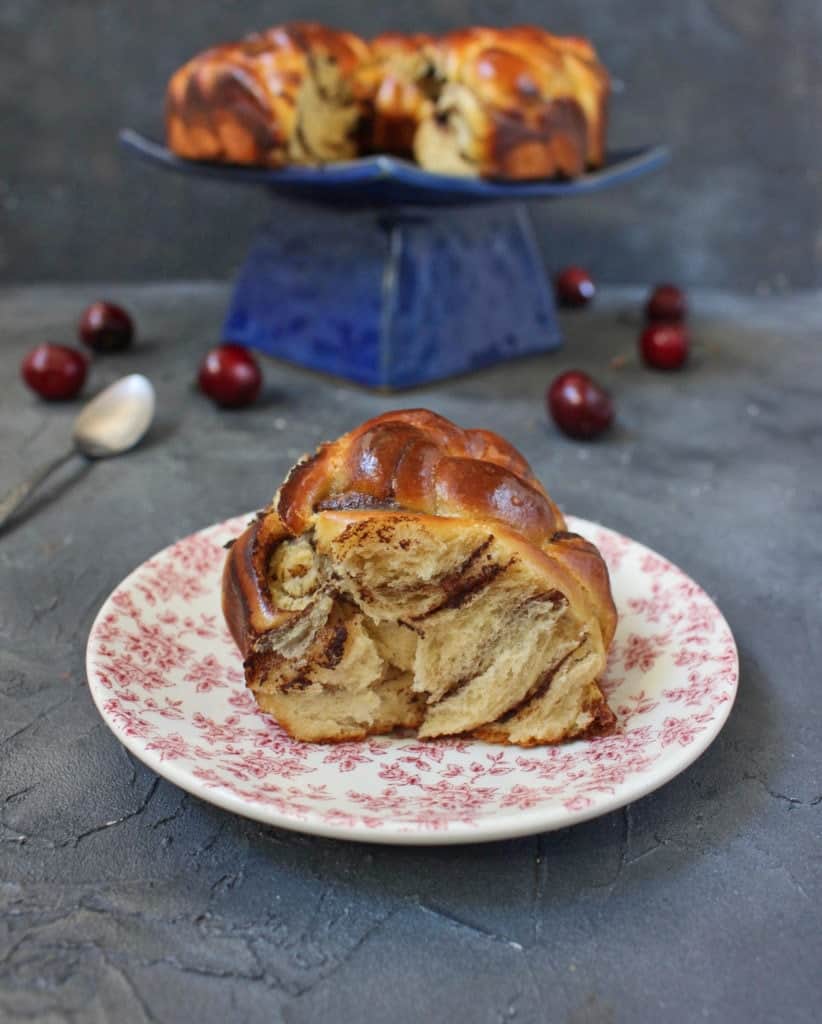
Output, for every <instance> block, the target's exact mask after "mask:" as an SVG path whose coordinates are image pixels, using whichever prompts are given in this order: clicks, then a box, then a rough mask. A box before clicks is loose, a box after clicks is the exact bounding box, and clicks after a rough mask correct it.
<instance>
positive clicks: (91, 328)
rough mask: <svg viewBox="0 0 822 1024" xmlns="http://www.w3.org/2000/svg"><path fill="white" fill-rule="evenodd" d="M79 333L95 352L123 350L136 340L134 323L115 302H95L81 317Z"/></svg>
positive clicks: (78, 327)
mask: <svg viewBox="0 0 822 1024" xmlns="http://www.w3.org/2000/svg"><path fill="white" fill-rule="evenodd" d="M77 333H78V334H79V336H80V340H81V341H82V342H83V344H84V345H88V347H89V348H90V349H93V350H94V351H95V352H121V351H122V350H123V349H124V348H128V347H129V345H130V344H131V343H132V341H133V340H134V323H133V322H132V319H131V317H130V316H129V315H128V313H127V312H126V311H125V310H124V309H122V308H121V307H120V306H115V305H114V303H113V302H93V303H92V304H91V305H90V306H89V307H88V309H87V310H86V311H85V313H83V315H82V316H81V317H80V323H79V324H78V325H77Z"/></svg>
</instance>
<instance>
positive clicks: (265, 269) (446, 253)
mask: <svg viewBox="0 0 822 1024" xmlns="http://www.w3.org/2000/svg"><path fill="white" fill-rule="evenodd" d="M121 139H122V141H123V143H124V145H125V146H127V147H128V148H129V149H130V150H131V151H132V152H133V153H135V154H137V155H138V156H141V157H143V158H145V159H148V160H150V161H152V162H153V163H155V164H158V165H160V166H162V167H165V168H168V169H173V170H176V171H179V172H182V173H186V174H192V175H207V176H211V177H214V176H216V177H220V178H222V179H225V180H228V181H233V182H237V183H240V182H242V183H247V184H262V185H265V186H267V187H268V188H269V189H271V190H274V191H275V192H276V193H278V194H279V195H280V196H282V195H286V196H288V197H289V198H290V199H291V203H290V205H289V207H288V209H286V208H285V207H283V205H282V203H278V204H277V206H275V214H274V216H272V217H271V218H270V219H269V220H268V221H267V223H265V224H264V226H263V227H262V229H261V230H260V232H259V234H258V235H257V237H256V238H255V239H254V241H253V242H252V244H251V247H250V249H249V252H248V256H247V257H246V260H245V262H244V264H243V266H242V268H241V270H240V273H239V275H238V277H237V281H236V285H235V288H234V292H233V294H232V297H231V300H230V303H229V308H228V312H227V315H226V319H225V322H224V325H223V338H224V340H226V341H234V342H239V343H240V344H243V345H248V346H250V347H252V348H255V349H259V350H260V351H262V352H265V353H267V354H268V355H272V356H276V357H279V358H281V359H285V360H288V361H289V362H292V363H296V364H298V365H300V366H305V367H308V368H310V369H312V370H318V371H321V372H323V373H329V374H333V375H335V376H338V377H343V378H346V379H348V380H351V381H354V382H355V383H357V384H361V385H365V386H366V387H371V388H381V389H385V390H399V389H403V388H410V387H414V386H416V385H420V384H424V383H427V382H429V381H433V380H438V379H441V378H443V377H450V376H453V375H455V374H460V373H465V372H467V371H470V370H475V369H478V368H480V367H483V366H489V365H491V364H493V363H497V362H500V361H502V360H507V359H511V358H513V357H516V356H522V355H528V354H532V353H535V352H545V351H549V350H551V349H554V348H557V347H558V346H559V345H560V344H561V340H562V339H561V335H560V331H559V325H558V323H557V318H556V313H555V309H554V301H553V294H552V289H551V288H550V287H549V285H548V282H547V280H546V277H545V270H544V267H543V265H542V259H541V256H540V253H539V249H538V246H537V244H536V240H535V238H534V233H533V229H532V227H531V223H530V219H529V217H528V213H527V210H526V207H525V205H524V202H525V200H529V199H536V198H559V197H563V196H570V195H580V194H584V193H586V192H592V191H595V190H597V189H601V188H604V187H607V186H610V185H613V184H616V183H617V182H620V181H625V180H627V179H629V178H632V177H636V176H637V175H638V174H641V173H646V172H647V171H650V170H653V169H654V168H656V167H658V166H660V165H661V164H662V163H664V162H665V160H666V159H667V152H666V150H665V149H664V148H662V147H657V148H655V149H643V150H638V151H633V152H631V153H622V154H614V155H613V156H611V157H610V158H609V161H608V163H607V164H606V167H605V168H604V169H603V170H601V171H598V172H596V173H593V174H588V175H585V176H584V177H583V178H580V179H576V180H575V181H572V182H527V183H496V182H486V181H475V180H465V179H460V178H452V177H447V176H444V175H433V174H428V173H427V172H425V171H421V170H420V169H419V168H418V167H416V166H414V165H413V164H409V163H407V162H405V161H401V160H395V159H394V158H391V157H371V158H365V159H363V160H357V161H352V162H351V163H348V164H341V165H336V166H333V167H327V168H288V169H285V170H280V171H273V170H269V169H266V168H242V167H231V166H223V165H213V164H200V163H194V162H191V161H186V160H181V159H180V158H178V157H175V156H174V155H173V154H172V153H170V152H169V151H168V150H167V149H166V148H165V147H163V146H160V145H159V144H157V143H155V142H151V141H150V140H148V139H145V138H143V137H142V136H139V135H137V134H136V133H134V132H124V133H123V134H122V136H121Z"/></svg>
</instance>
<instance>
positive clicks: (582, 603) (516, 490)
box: [223, 410, 616, 745]
mask: <svg viewBox="0 0 822 1024" xmlns="http://www.w3.org/2000/svg"><path fill="white" fill-rule="evenodd" d="M461 541H462V543H463V544H464V545H465V546H464V548H463V552H462V554H458V557H457V558H456V560H453V561H452V562H451V563H449V564H448V565H446V566H445V567H443V568H439V565H440V563H439V562H436V563H432V564H433V566H434V567H433V571H432V570H431V569H429V570H427V574H426V575H425V579H422V578H421V577H420V575H419V574H417V570H416V568H415V570H413V572H412V574H410V575H408V574H407V569H405V570H404V571H405V573H406V574H405V575H402V574H401V573H399V574H398V570H397V565H398V557H399V556H400V555H401V554H402V553H403V552H408V551H412V552H419V551H421V550H422V549H421V548H420V547H419V545H421V544H422V545H427V546H428V549H431V550H434V549H436V550H437V551H440V550H441V551H445V550H451V549H452V548H453V545H455V543H460V542H461ZM284 542H287V543H284ZM491 548H493V552H492V550H491ZM362 558H364V559H365V561H364V562H362V561H360V560H359V559H362ZM375 559H378V561H374V560H375ZM381 562H382V564H384V565H385V566H386V573H387V574H386V575H384V577H380V575H379V572H380V571H382V570H377V571H378V575H375V577H374V578H373V579H372V578H371V577H363V575H362V572H363V570H365V571H370V569H369V568H367V566H369V565H370V564H373V565H379V564H380V563H381ZM418 564H419V563H418ZM515 565H519V566H526V567H527V570H526V579H527V580H528V581H529V583H528V584H527V585H525V586H524V587H523V590H522V591H521V594H524V595H525V597H524V599H523V598H521V601H522V604H521V607H522V608H525V607H526V605H528V602H538V603H539V606H545V607H548V606H549V605H553V606H555V607H558V608H559V607H565V608H570V609H572V614H573V616H574V622H576V623H578V624H580V626H579V629H580V631H581V632H580V633H579V634H578V638H576V639H574V640H573V642H572V644H571V645H570V646H568V647H567V648H566V649H567V651H568V654H567V655H565V657H566V658H567V657H569V656H570V655H571V654H573V655H574V656H575V657H580V656H586V657H588V658H589V659H591V658H592V657H593V658H594V660H593V662H591V660H589V664H591V665H593V666H594V667H593V669H592V670H591V672H592V674H591V675H590V676H589V677H588V679H587V680H586V679H585V678H583V682H585V687H586V688H585V689H582V690H581V691H579V690H577V691H576V692H577V697H576V699H577V700H578V701H579V703H578V706H577V707H578V709H579V713H578V715H576V716H575V717H574V718H573V721H572V722H570V723H569V722H566V723H565V724H564V725H560V726H558V725H553V726H551V728H549V729H548V730H547V729H546V728H545V727H543V726H542V725H540V721H537V723H536V727H532V723H533V708H534V707H535V706H536V705H537V703H538V701H539V700H544V699H548V700H552V699H554V697H553V696H552V694H553V693H554V692H555V689H554V687H553V686H552V678H553V673H555V672H557V671H559V670H560V668H561V666H562V662H560V663H556V664H555V665H554V666H553V668H551V667H549V668H548V669H546V670H545V672H544V673H543V675H542V676H539V675H537V676H535V677H533V678H534V681H533V683H532V684H531V688H529V689H527V690H521V691H520V693H519V695H518V696H516V698H512V702H511V705H510V706H509V715H508V717H507V718H506V717H504V718H500V719H499V720H497V721H489V722H488V723H487V724H484V725H481V726H480V727H479V728H477V729H475V730H474V733H473V734H474V735H476V736H478V737H479V738H483V739H488V740H491V741H496V742H517V743H521V744H523V745H529V744H531V743H536V742H546V741H549V742H554V741H558V740H560V739H563V738H570V737H571V736H576V735H593V734H603V733H605V732H607V731H609V730H610V729H611V728H612V727H613V724H614V721H615V720H614V718H613V715H612V714H611V712H610V709H609V708H608V706H607V702H606V700H605V697H604V696H603V694H602V692H601V690H600V688H599V686H598V685H597V683H596V682H595V680H596V678H597V675H598V674H599V673H600V672H601V671H602V670H603V669H604V666H605V653H606V652H607V648H608V646H609V645H610V643H611V641H612V638H613V634H614V630H615V626H616V610H615V607H614V604H613V599H612V596H611V591H610V584H609V580H608V572H607V569H606V567H605V564H604V562H603V560H602V557H601V556H600V554H599V552H598V551H597V549H596V548H595V547H594V545H592V544H590V543H589V542H588V541H586V540H583V539H582V538H581V537H578V536H577V535H575V534H569V532H567V531H566V529H565V522H564V519H563V517H562V514H561V513H560V512H559V510H558V509H557V508H556V506H555V505H554V504H553V502H552V501H551V499H550V498H549V497H548V495H547V494H546V492H545V489H544V488H543V486H542V485H540V484H539V483H538V481H537V480H536V479H535V477H534V476H533V473H532V471H531V469H530V467H529V466H528V464H527V462H525V460H524V459H523V458H522V456H521V455H520V454H519V453H518V452H517V451H516V450H515V449H514V447H513V446H512V445H511V444H509V443H508V442H507V441H506V440H504V439H503V438H502V437H500V436H497V435H496V434H493V433H491V432H489V431H483V430H463V429H461V428H460V427H458V426H457V425H456V424H453V423H451V422H450V421H448V420H446V419H444V418H443V417H440V416H437V415H436V414H434V413H430V412H428V411H426V410H402V411H399V412H395V413H386V414H383V415H382V416H378V417H376V418H375V419H373V420H369V421H366V422H365V423H363V424H361V425H360V426H359V427H357V428H356V429H354V430H352V431H351V432H350V433H348V434H345V435H343V436H342V437H340V438H339V439H338V440H336V441H334V442H331V443H327V444H322V445H321V446H320V447H319V449H318V451H317V452H316V453H315V455H314V456H312V457H310V458H306V459H304V460H303V461H301V462H300V463H298V464H297V466H295V467H294V469H293V470H292V471H291V472H290V474H289V475H288V477H287V479H286V481H285V483H284V484H283V486H282V487H280V489H279V490H278V493H277V495H276V496H275V498H274V501H273V503H272V505H271V506H270V507H269V508H268V509H266V510H265V511H263V512H260V513H258V514H257V517H256V518H255V519H254V520H252V522H251V523H250V524H249V525H248V526H247V528H246V529H245V530H244V531H243V534H242V535H241V536H240V537H239V538H237V539H236V540H235V541H234V542H233V543H232V544H231V546H230V550H229V552H228V555H227V557H226V562H225V568H224V573H223V610H224V614H225V620H226V623H227V625H228V628H229V630H230V632H231V635H232V637H233V638H234V640H235V642H236V644H237V646H239V648H240V650H241V651H242V653H243V656H244V665H245V669H246V679H247V682H248V684H249V685H250V686H251V687H252V689H253V690H254V691H255V696H256V697H257V699H258V701H259V702H260V706H261V707H262V708H264V709H265V710H268V711H270V712H272V713H275V714H276V717H277V719H278V720H279V721H280V722H282V724H283V725H284V727H285V728H286V729H287V730H289V731H290V732H292V733H293V734H294V735H296V736H298V737H300V736H301V738H304V739H305V738H308V739H312V738H319V739H326V740H329V739H333V738H334V737H335V736H336V735H337V733H336V732H335V730H334V727H333V725H326V726H323V727H322V728H321V729H319V731H317V732H316V734H315V735H313V734H309V735H306V734H305V732H304V731H303V732H302V735H301V729H302V730H304V727H305V719H304V715H303V713H302V711H301V703H300V701H302V699H303V696H302V695H303V693H304V692H313V693H316V692H317V687H319V688H322V687H330V689H331V691H333V690H335V689H336V688H337V686H338V679H339V678H340V674H342V675H345V674H346V673H347V672H348V671H349V670H348V668H347V667H348V666H355V665H357V664H359V665H360V667H361V665H362V662H361V658H362V657H363V656H365V655H363V654H362V651H363V649H364V648H363V647H362V638H363V636H365V637H371V633H370V630H372V629H373V628H375V627H374V623H377V622H384V621H386V618H385V613H384V612H383V611H381V610H380V608H381V607H383V608H385V607H389V608H390V607H392V606H395V605H393V604H392V603H389V604H388V605H387V606H386V605H385V604H383V605H381V604H380V602H385V601H388V602H395V601H396V600H401V601H402V607H403V608H404V609H406V610H404V611H403V617H402V618H401V620H400V621H399V622H398V623H397V624H395V626H394V627H393V628H394V629H397V628H400V627H404V628H406V629H407V630H408V631H409V633H410V634H413V635H414V643H415V644H416V643H417V638H418V637H420V636H425V635H426V631H428V630H429V623H430V622H432V621H433V618H432V616H434V617H436V616H437V615H441V614H452V613H456V612H458V611H459V612H460V613H462V609H464V608H466V607H469V606H472V607H473V605H471V602H473V601H475V600H476V599H477V596H478V595H480V594H484V593H486V591H487V590H488V588H492V587H494V586H496V585H497V584H496V583H495V581H499V580H502V579H503V575H504V574H505V573H506V572H507V571H508V570H509V568H511V566H515ZM511 571H514V569H511ZM312 574H313V579H312ZM321 580H326V581H330V586H327V589H325V590H323V589H322V586H321V585H320V581H321ZM344 580H347V581H348V583H344V582H343V581H344ZM346 587H348V588H349V589H348V590H346V589H345V588H346ZM351 587H353V590H352V589H350V588H351ZM283 588H285V590H284V589H283ZM289 588H291V589H289ZM346 594H348V595H349V597H350V598H351V600H349V599H348V598H345V595H346ZM303 595H305V596H303ZM352 601H353V603H352ZM514 607H515V609H516V616H515V618H514V620H512V622H520V623H522V622H530V620H528V618H527V617H523V615H526V614H527V613H526V612H522V611H519V608H520V605H519V604H516V603H515V605H514ZM357 608H359V609H365V614H364V615H363V611H362V610H357ZM372 614H373V615H374V616H375V617H374V620H369V617H367V616H369V615H372ZM389 614H390V612H389ZM369 622H371V623H372V625H369ZM363 630H364V634H363ZM400 632H401V630H400ZM358 638H359V639H358ZM390 642H391V643H392V644H394V643H396V641H395V640H393V639H392V640H391V641H390ZM357 644H359V645H360V646H359V647H358V646H357ZM370 644H372V641H371V640H369V641H367V643H366V646H369V645H370ZM372 646H373V645H372ZM370 649H371V648H370ZM397 649H399V650H400V651H401V650H402V649H403V648H402V646H401V645H400V647H399V648H394V651H396V650H397ZM577 649H578V653H577ZM358 651H359V653H358ZM292 652H298V655H297V656H295V655H294V654H293V653H292ZM374 656H376V655H373V654H369V655H367V657H374ZM393 656H396V657H397V658H398V659H397V660H395V662H394V660H392V662H391V664H392V665H394V666H395V667H396V669H397V671H399V672H400V673H403V674H408V673H409V672H410V669H412V664H415V665H416V663H412V662H408V660H407V659H403V657H404V656H403V657H400V656H399V655H397V654H396V653H394V655H393ZM357 658H359V659H360V660H359V663H357ZM580 664H581V663H580ZM417 671H418V670H417V669H415V670H414V672H415V673H416V672H417ZM581 671H582V672H585V671H587V670H586V669H582V670H581ZM335 673H336V675H335ZM366 675H367V673H366ZM477 675H478V671H477V670H475V671H474V676H471V677H467V680H468V679H470V678H476V677H477ZM369 678H371V677H369ZM392 678H393V677H392ZM272 679H273V680H276V682H275V683H273V684H272V683H271V680H272ZM396 679H397V681H399V677H396ZM272 685H273V686H274V687H275V688H274V689H272V688H271V687H272ZM403 685H405V686H406V687H408V686H409V685H410V683H407V684H403ZM574 685H576V684H574ZM549 687H552V689H551V694H548V689H549ZM458 690H459V687H458ZM408 692H410V691H408ZM449 692H455V690H453V689H451V690H449ZM546 694H548V695H546ZM414 699H415V700H416V699H417V697H415V698H414ZM295 700H296V702H295ZM435 706H436V701H434V707H435ZM431 707H432V706H431V705H430V701H429V708H428V711H426V712H424V711H423V707H422V705H415V703H414V702H412V703H408V705H406V706H404V707H403V706H400V710H399V712H392V713H391V714H390V715H389V717H388V718H380V717H379V716H378V717H376V718H374V719H372V720H371V724H370V725H367V726H365V725H363V726H362V729H361V730H360V731H361V732H362V735H365V734H367V733H370V732H378V733H379V732H384V731H386V722H388V723H389V726H388V727H389V728H390V723H391V722H392V721H395V722H400V721H401V722H402V723H403V724H406V725H407V724H410V725H419V724H420V722H422V721H423V719H424V718H425V722H426V726H425V727H426V728H429V726H430V720H431V719H430V715H431ZM293 716H294V718H293V721H292V717H293ZM397 716H399V717H397ZM528 716H530V717H528ZM523 717H524V719H525V720H524V721H523ZM357 728H358V727H357V725H356V723H355V722H354V723H352V724H351V725H350V726H349V724H347V723H346V724H345V726H344V728H342V731H341V732H340V735H339V738H341V739H342V738H347V739H351V738H355V735H358V734H359V733H358V732H357ZM472 728H473V726H472ZM552 729H553V731H552Z"/></svg>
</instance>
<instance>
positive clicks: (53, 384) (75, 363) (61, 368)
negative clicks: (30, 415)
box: [20, 342, 88, 401]
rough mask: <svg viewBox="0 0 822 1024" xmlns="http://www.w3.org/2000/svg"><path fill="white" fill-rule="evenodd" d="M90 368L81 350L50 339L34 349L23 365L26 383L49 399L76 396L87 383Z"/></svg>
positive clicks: (21, 366)
mask: <svg viewBox="0 0 822 1024" xmlns="http://www.w3.org/2000/svg"><path fill="white" fill-rule="evenodd" d="M87 368H88V363H87V362H86V357H85V356H84V355H83V353H82V352H78V351H77V350H76V349H73V348H69V347H68V346H67V345H54V344H52V343H51V342H46V343H44V344H43V345H38V346H37V347H36V348H33V349H32V350H31V352H29V354H28V355H27V356H26V358H25V359H24V360H23V362H22V363H21V364H20V372H21V374H22V375H23V380H24V381H25V382H26V384H28V386H29V387H30V388H31V390H32V391H36V392H37V394H38V395H40V397H41V398H45V399H47V400H48V401H58V400H60V399H64V398H74V396H75V395H77V394H78V393H79V392H80V389H81V388H82V387H83V384H84V383H85V380H86V370H87Z"/></svg>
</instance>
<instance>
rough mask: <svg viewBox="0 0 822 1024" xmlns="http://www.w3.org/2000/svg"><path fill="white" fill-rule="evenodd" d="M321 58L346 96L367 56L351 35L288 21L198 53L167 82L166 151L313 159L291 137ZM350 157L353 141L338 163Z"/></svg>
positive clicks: (221, 157) (248, 159)
mask: <svg viewBox="0 0 822 1024" xmlns="http://www.w3.org/2000/svg"><path fill="white" fill-rule="evenodd" d="M321 58H322V59H325V60H326V61H328V62H329V63H330V64H332V65H333V66H334V68H336V69H337V71H338V72H339V75H340V77H341V80H342V82H343V83H346V84H347V85H348V86H349V88H350V91H351V94H352V98H353V96H354V94H355V93H356V91H357V90H356V81H357V78H356V73H357V71H358V69H359V67H360V66H361V65H362V64H364V63H367V62H368V61H369V59H370V51H369V48H368V44H367V43H366V42H365V41H364V40H362V39H360V38H359V37H358V36H356V35H354V34H353V33H351V32H339V31H336V30H334V29H330V28H326V27H325V26H323V25H320V24H317V23H315V22H291V23H289V24H287V25H283V26H279V27H277V28H272V29H269V30H267V31H265V32H260V33H257V34H255V35H250V36H248V37H247V38H245V39H243V40H241V41H240V42H236V43H226V44H224V45H222V46H217V47H214V48H212V49H210V50H207V51H206V52H204V53H201V54H198V55H197V56H196V57H194V58H193V59H192V60H190V61H189V62H188V63H187V64H185V65H183V67H181V68H180V69H179V70H178V71H177V72H176V73H175V74H174V75H173V76H172V78H171V81H170V82H169V85H168V91H167V95H166V135H167V139H168V145H169V148H170V149H172V150H173V151H174V152H175V153H177V154H178V155H179V156H182V157H187V158H189V159H193V160H212V161H220V162H226V163H238V164H258V165H266V166H269V167H280V166H283V165H285V164H287V163H292V162H312V159H311V153H310V152H306V142H305V140H304V139H302V140H301V139H300V138H299V137H298V135H299V132H300V124H299V119H298V112H297V100H298V95H299V93H300V90H301V88H302V86H303V84H304V83H305V81H306V79H307V78H308V76H309V75H312V74H313V73H314V72H315V71H316V62H317V61H318V60H319V59H321ZM354 155H356V145H355V140H354V139H353V137H352V139H351V140H350V145H349V146H348V147H347V151H346V147H344V148H343V151H341V152H340V154H339V158H345V157H351V156H354Z"/></svg>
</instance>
